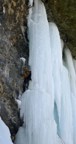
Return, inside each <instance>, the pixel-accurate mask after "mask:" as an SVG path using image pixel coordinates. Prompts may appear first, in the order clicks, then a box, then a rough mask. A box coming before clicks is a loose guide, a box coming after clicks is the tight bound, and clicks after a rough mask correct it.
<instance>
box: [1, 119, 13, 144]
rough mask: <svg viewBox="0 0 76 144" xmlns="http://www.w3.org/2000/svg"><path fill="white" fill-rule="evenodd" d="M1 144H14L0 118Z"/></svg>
mask: <svg viewBox="0 0 76 144" xmlns="http://www.w3.org/2000/svg"><path fill="white" fill-rule="evenodd" d="M0 144H13V143H12V141H11V136H10V131H9V129H8V127H7V126H6V125H5V123H4V122H3V121H2V119H1V118H0Z"/></svg>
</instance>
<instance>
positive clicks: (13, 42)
mask: <svg viewBox="0 0 76 144" xmlns="http://www.w3.org/2000/svg"><path fill="white" fill-rule="evenodd" d="M26 5H27V2H26V3H25V1H24V0H18V1H16V0H12V1H11V0H0V116H1V117H2V119H3V121H4V122H5V123H6V124H7V126H8V127H9V128H10V131H11V135H12V139H13V140H14V136H15V134H16V132H17V130H18V127H19V126H20V118H19V111H18V106H17V103H16V102H15V98H16V97H18V95H19V93H21V92H22V86H23V78H21V76H20V61H19V59H20V57H25V58H26V59H28V39H27V21H26V16H27V13H28V7H27V6H26ZM25 37H26V38H25Z"/></svg>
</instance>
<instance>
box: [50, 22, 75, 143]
mask: <svg viewBox="0 0 76 144" xmlns="http://www.w3.org/2000/svg"><path fill="white" fill-rule="evenodd" d="M49 28H50V41H51V49H52V67H53V79H54V92H55V110H54V111H55V119H56V123H57V126H58V134H59V136H60V137H61V138H62V139H63V141H64V143H66V144H73V139H72V138H73V137H72V136H73V135H72V134H73V133H72V130H73V127H72V107H71V91H70V82H69V75H68V71H67V69H66V68H65V67H64V65H63V61H62V51H63V46H64V44H63V42H62V41H61V40H60V35H59V31H58V28H57V26H56V25H55V24H54V23H50V24H49ZM66 87H67V90H66Z"/></svg>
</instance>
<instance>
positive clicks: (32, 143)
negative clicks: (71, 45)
mask: <svg viewBox="0 0 76 144" xmlns="http://www.w3.org/2000/svg"><path fill="white" fill-rule="evenodd" d="M30 18H31V19H29V21H30V22H29V25H28V29H29V47H30V57H29V64H30V66H31V71H32V82H31V85H30V88H29V90H27V91H26V92H25V93H24V95H23V97H22V107H21V117H24V125H23V127H21V128H20V130H19V132H18V134H17V138H16V144H24V141H25V143H26V144H46V143H47V144H59V143H61V141H60V139H59V138H58V135H57V130H56V123H55V121H54V114H53V110H54V88H53V87H54V86H53V76H52V61H51V45H50V35H49V24H48V21H47V16H46V11H45V8H44V5H43V3H42V2H41V1H39V0H36V1H35V2H34V7H33V8H32V13H31V17H30ZM21 135H22V136H21Z"/></svg>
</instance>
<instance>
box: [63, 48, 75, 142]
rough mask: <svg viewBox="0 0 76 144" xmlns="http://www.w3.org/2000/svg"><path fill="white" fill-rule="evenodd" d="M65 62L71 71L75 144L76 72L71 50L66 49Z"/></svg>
mask: <svg viewBox="0 0 76 144" xmlns="http://www.w3.org/2000/svg"><path fill="white" fill-rule="evenodd" d="M64 52H65V53H64V54H65V63H66V67H67V69H68V72H69V80H70V90H71V102H72V118H73V144H75V143H76V73H75V68H74V63H73V59H72V55H71V52H70V50H69V49H68V48H66V49H65V51H64Z"/></svg>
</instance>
